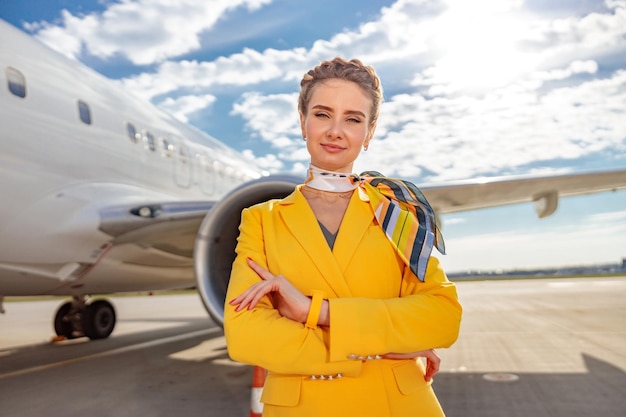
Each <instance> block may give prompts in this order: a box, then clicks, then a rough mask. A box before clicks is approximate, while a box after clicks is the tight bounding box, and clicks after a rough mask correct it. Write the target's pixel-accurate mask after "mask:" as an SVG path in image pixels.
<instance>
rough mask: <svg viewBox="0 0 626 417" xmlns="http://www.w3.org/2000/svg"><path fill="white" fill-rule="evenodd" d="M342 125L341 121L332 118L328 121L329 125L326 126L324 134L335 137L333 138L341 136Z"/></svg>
mask: <svg viewBox="0 0 626 417" xmlns="http://www.w3.org/2000/svg"><path fill="white" fill-rule="evenodd" d="M342 132H343V129H342V126H341V121H340V120H332V121H331V122H330V125H329V126H328V131H327V132H326V135H327V136H328V137H329V138H335V139H339V138H341V137H342Z"/></svg>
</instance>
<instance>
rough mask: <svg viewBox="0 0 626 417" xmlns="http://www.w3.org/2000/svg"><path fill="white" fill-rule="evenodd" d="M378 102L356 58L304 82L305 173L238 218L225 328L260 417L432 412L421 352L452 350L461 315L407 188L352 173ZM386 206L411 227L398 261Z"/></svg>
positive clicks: (433, 237) (431, 232) (427, 223)
mask: <svg viewBox="0 0 626 417" xmlns="http://www.w3.org/2000/svg"><path fill="white" fill-rule="evenodd" d="M381 101H382V88H381V86H380V82H379V79H378V77H377V76H376V74H375V72H374V70H373V69H372V68H371V67H367V66H364V65H363V64H362V63H361V62H360V61H358V60H351V61H346V60H344V59H342V58H335V59H334V60H332V61H326V62H323V63H321V64H320V65H319V66H317V67H315V68H314V69H313V70H311V71H309V72H308V73H307V74H305V76H304V78H303V79H302V82H301V91H300V98H299V104H298V109H299V112H300V123H301V128H302V135H303V137H304V139H305V140H306V142H307V149H308V151H309V153H310V155H311V166H310V168H309V176H308V178H307V180H306V181H305V184H303V185H299V186H297V187H296V189H295V191H294V192H293V193H292V194H291V195H289V196H288V197H286V198H284V199H282V200H271V201H268V202H265V203H261V204H258V205H256V206H253V207H250V208H248V209H245V210H244V211H243V212H242V219H241V225H240V228H239V230H240V235H239V238H238V244H237V249H236V252H237V257H236V259H235V261H234V263H233V269H232V272H231V278H230V283H229V288H228V294H227V298H226V300H227V303H226V306H225V313H224V329H225V335H226V342H227V346H228V351H229V354H230V356H231V358H232V359H234V360H236V361H240V362H244V363H248V364H253V365H257V366H260V367H263V368H265V369H267V370H268V375H267V379H266V381H265V386H264V389H263V395H262V398H261V401H262V402H263V403H264V411H263V415H264V416H323V417H328V416H342V417H345V416H376V417H381V416H411V417H414V416H441V415H443V412H442V410H441V407H440V406H439V402H438V401H437V399H436V397H435V395H434V393H433V391H432V388H431V381H430V377H431V376H432V375H433V374H434V373H435V372H436V371H437V368H438V358H437V357H436V355H435V354H434V352H433V351H432V350H431V349H434V348H440V347H447V346H450V345H451V344H452V343H453V342H454V341H455V340H456V338H457V335H458V331H459V325H460V319H461V306H460V304H459V303H458V299H457V294H456V289H455V287H454V285H453V284H452V283H451V282H449V281H448V280H447V278H446V276H445V273H444V272H443V270H442V269H441V267H440V265H439V261H438V260H437V259H436V258H434V257H430V250H431V249H432V246H433V244H435V242H436V243H437V245H438V248H441V249H442V243H443V242H441V241H440V239H437V237H438V232H437V230H436V226H435V224H434V216H433V213H432V212H431V211H430V207H429V206H428V204H427V203H426V202H425V200H423V197H421V193H419V191H417V190H416V189H414V186H412V184H409V188H410V190H411V191H406V190H405V192H404V193H405V194H407V193H409V194H410V193H413V195H414V196H415V195H417V200H419V201H416V202H415V204H414V205H413V206H410V205H409V204H408V203H406V204H403V203H393V202H391V200H393V199H394V198H393V197H392V198H391V199H389V198H387V197H383V196H382V194H381V190H384V189H385V188H386V189H387V191H389V190H392V191H394V190H395V191H397V190H398V188H397V187H399V186H401V185H402V184H401V183H390V182H386V181H382V180H381V179H380V178H378V179H376V178H372V177H371V176H366V177H364V178H361V177H357V176H354V175H351V172H352V166H353V163H354V161H355V160H356V158H357V157H358V155H359V153H360V152H361V149H363V150H367V148H368V146H369V144H370V141H371V140H372V136H373V134H374V130H375V128H376V122H377V118H378V114H379V108H380V103H381ZM380 181H382V183H381V184H378V185H379V187H378V188H376V187H375V185H376V183H377V182H380ZM398 184H400V185H398ZM379 188H380V190H379ZM420 198H421V199H420ZM398 206H400V207H401V208H404V210H403V211H401V212H400V215H406V214H407V213H409V214H410V215H408V217H407V221H408V222H411V221H413V222H414V223H413V224H417V223H415V222H418V221H419V227H418V226H415V227H414V230H415V231H416V233H415V234H416V236H417V238H416V240H415V242H416V243H412V244H411V248H418V249H417V252H413V253H412V254H409V255H407V253H408V252H406V250H407V249H406V247H401V246H402V245H395V244H393V243H392V242H391V240H390V238H388V237H387V234H386V233H390V234H392V235H393V233H394V232H393V231H392V232H389V231H388V230H384V228H385V227H388V226H389V222H388V221H387V220H388V219H385V213H389V214H390V213H392V211H393V210H396V209H398ZM411 207H413V208H412V209H411ZM415 207H417V208H415ZM381 210H382V211H383V212H384V213H383V214H382V215H381ZM411 210H413V211H411ZM400 240H402V241H403V240H406V239H400ZM411 242H412V241H411ZM420 248H421V249H422V250H421V253H420V252H419V249H420ZM414 255H415V256H414ZM407 259H408V260H407ZM420 356H425V357H426V358H427V368H428V369H426V368H425V366H424V364H423V363H422V362H421V361H419V360H416V358H417V357H420Z"/></svg>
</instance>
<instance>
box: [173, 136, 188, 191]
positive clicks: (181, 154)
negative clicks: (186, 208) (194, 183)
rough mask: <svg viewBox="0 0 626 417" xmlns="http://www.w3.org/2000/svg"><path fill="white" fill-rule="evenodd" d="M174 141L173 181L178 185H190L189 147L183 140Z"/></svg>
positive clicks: (185, 186)
mask: <svg viewBox="0 0 626 417" xmlns="http://www.w3.org/2000/svg"><path fill="white" fill-rule="evenodd" d="M173 141H174V181H176V184H177V185H178V186H179V187H183V188H189V187H190V186H191V158H190V156H189V148H188V147H187V145H185V143H184V142H183V141H179V140H175V139H173Z"/></svg>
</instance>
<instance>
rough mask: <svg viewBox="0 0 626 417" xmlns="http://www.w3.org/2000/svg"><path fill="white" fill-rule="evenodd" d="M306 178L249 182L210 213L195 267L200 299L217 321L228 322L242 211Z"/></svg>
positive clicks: (198, 243) (200, 235) (199, 237)
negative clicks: (226, 314) (229, 291)
mask: <svg viewBox="0 0 626 417" xmlns="http://www.w3.org/2000/svg"><path fill="white" fill-rule="evenodd" d="M301 183H302V178H297V177H292V176H287V175H274V176H269V177H263V178H260V179H258V180H255V181H251V182H248V183H246V184H243V185H241V186H240V187H238V188H236V189H235V190H234V191H233V192H231V193H230V194H229V195H227V196H226V197H225V198H224V199H223V200H222V201H220V202H218V203H216V204H215V205H214V206H213V207H212V208H211V210H210V211H209V212H208V213H207V215H206V216H205V218H204V220H203V221H202V224H201V225H200V229H199V230H198V235H197V236H196V243H195V246H194V254H193V258H194V270H195V275H196V284H197V287H198V291H199V293H200V298H201V299H202V302H203V303H204V307H205V308H206V310H207V311H208V312H209V315H210V316H211V318H213V320H215V322H216V323H218V324H219V325H223V323H224V300H225V299H226V290H227V289H228V281H229V279H230V270H231V267H232V264H233V261H234V260H235V246H236V245H237V237H238V236H239V223H240V222H241V211H242V210H243V209H244V208H246V207H250V206H252V205H254V204H256V203H260V202H262V201H267V200H270V199H272V198H283V197H285V196H287V195H289V194H290V193H291V192H293V190H294V188H295V186H296V185H297V184H301Z"/></svg>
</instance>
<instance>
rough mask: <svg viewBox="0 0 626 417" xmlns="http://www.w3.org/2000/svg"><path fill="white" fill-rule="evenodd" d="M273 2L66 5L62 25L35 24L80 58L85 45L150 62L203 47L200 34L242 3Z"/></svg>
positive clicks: (252, 6) (261, 0)
mask: <svg viewBox="0 0 626 417" xmlns="http://www.w3.org/2000/svg"><path fill="white" fill-rule="evenodd" d="M270 2H271V0H212V1H194V0H122V1H121V2H119V3H113V4H111V5H110V6H109V7H108V8H107V9H106V10H105V11H104V12H103V13H101V14H97V13H92V14H89V15H86V16H74V15H72V14H71V13H69V12H68V11H66V10H63V12H62V22H63V23H62V24H63V26H62V27H59V26H53V25H50V24H48V23H45V22H43V23H39V24H37V25H30V28H31V29H38V33H37V37H38V38H39V39H41V40H42V41H43V42H45V43H47V44H49V45H51V46H52V47H53V48H55V49H57V50H59V51H60V52H61V53H63V54H65V55H67V56H70V57H76V56H77V55H78V54H79V53H80V52H81V48H80V47H79V45H83V46H84V48H85V50H86V51H87V52H88V53H89V54H91V55H94V56H97V57H100V58H109V57H111V56H113V55H115V54H120V55H123V56H124V57H126V58H127V59H128V60H130V61H131V62H133V63H134V64H138V65H145V64H152V63H154V62H161V61H163V60H165V59H168V58H171V57H176V56H180V55H183V54H185V53H188V52H191V51H193V50H196V49H198V48H200V38H199V35H200V34H201V33H202V32H204V31H206V30H208V29H210V28H211V27H212V26H213V25H215V23H216V22H217V21H218V20H219V19H220V18H222V17H223V16H224V15H226V14H227V13H229V12H230V11H232V10H234V9H236V8H238V7H247V8H248V9H249V10H256V9H258V8H259V7H262V6H263V5H266V4H268V3H270ZM59 41H63V42H59ZM66 41H69V42H66Z"/></svg>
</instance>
